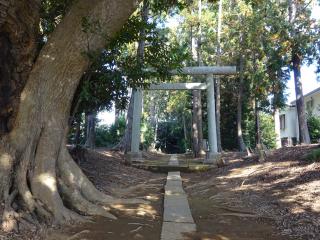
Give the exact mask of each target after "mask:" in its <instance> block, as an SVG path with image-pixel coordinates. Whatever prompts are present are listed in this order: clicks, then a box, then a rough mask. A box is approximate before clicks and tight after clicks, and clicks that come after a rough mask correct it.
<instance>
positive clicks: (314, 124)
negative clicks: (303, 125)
mask: <svg viewBox="0 0 320 240" xmlns="http://www.w3.org/2000/svg"><path fill="white" fill-rule="evenodd" d="M307 122H308V129H309V134H310V138H311V142H312V143H318V142H319V139H320V118H319V117H317V116H315V115H313V114H308V118H307Z"/></svg>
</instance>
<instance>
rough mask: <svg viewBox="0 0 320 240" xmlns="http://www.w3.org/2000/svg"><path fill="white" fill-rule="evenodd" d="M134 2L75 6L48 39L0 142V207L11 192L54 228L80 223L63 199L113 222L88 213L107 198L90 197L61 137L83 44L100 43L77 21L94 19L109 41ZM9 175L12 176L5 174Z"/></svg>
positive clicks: (85, 61)
mask: <svg viewBox="0 0 320 240" xmlns="http://www.w3.org/2000/svg"><path fill="white" fill-rule="evenodd" d="M135 3H136V1H134V0H132V1H129V0H117V1H116V0H111V1H110V0H109V1H106V0H93V1H85V0H79V1H76V2H75V4H74V5H73V6H72V7H71V9H70V11H69V13H68V14H66V16H65V17H64V19H63V21H62V22H61V23H60V24H59V25H58V26H57V28H56V30H55V31H54V32H53V34H52V35H51V36H50V38H49V40H48V42H47V44H46V45H45V46H44V47H43V49H42V50H41V52H40V55H39V57H38V58H37V61H36V62H35V64H34V66H33V69H32V71H31V73H30V75H29V77H28V81H27V83H26V86H25V88H24V90H23V92H22V94H21V97H20V106H19V109H18V113H17V117H16V120H15V124H14V128H13V130H12V131H11V132H10V134H9V135H7V136H5V137H4V138H3V139H2V140H1V144H0V163H1V164H0V176H1V177H2V179H1V180H6V181H5V183H6V184H3V182H1V185H0V200H1V202H5V203H6V202H8V201H9V199H10V198H8V196H10V195H11V194H12V191H18V194H19V196H20V197H21V199H22V200H23V205H24V206H25V207H26V208H27V209H28V212H30V213H33V212H35V213H37V215H40V216H41V217H42V219H47V221H50V222H53V223H63V222H65V221H70V220H79V215H77V214H76V213H75V212H73V211H71V210H70V209H69V208H67V207H66V206H65V203H64V201H63V200H62V199H69V200H70V204H69V207H70V208H71V209H73V210H76V211H77V212H79V213H84V214H88V215H92V214H99V215H103V216H109V217H113V216H111V215H110V214H109V213H107V211H106V210H105V209H103V208H102V207H96V208H93V206H95V205H94V204H93V203H96V202H100V203H101V202H103V203H110V202H113V201H112V199H110V197H108V196H106V195H104V194H102V193H100V196H99V197H100V199H99V198H97V195H98V194H97V193H96V192H98V190H96V189H95V188H94V186H93V185H92V183H90V182H89V180H88V179H87V178H86V177H85V175H84V174H83V173H82V171H81V170H80V168H79V167H77V165H76V164H75V163H74V161H73V160H72V158H71V156H70V155H69V153H68V151H67V148H66V133H67V130H68V119H69V115H70V109H71V103H72V99H73V96H74V93H75V91H76V88H77V86H78V83H79V81H80V78H81V76H82V75H83V73H84V71H85V70H86V69H87V68H88V65H89V58H88V57H86V56H84V54H83V53H84V52H86V51H88V46H89V47H90V50H92V51H99V50H100V49H101V48H102V47H103V45H104V44H105V39H103V38H102V37H101V36H102V34H101V33H92V34H90V35H89V34H87V33H85V32H84V31H82V25H81V22H82V20H83V18H84V17H89V18H90V19H91V20H92V21H99V23H100V25H101V26H103V28H104V31H105V34H103V35H104V36H108V37H114V36H115V34H116V32H118V31H119V30H120V29H121V27H122V26H123V24H124V23H125V21H127V19H128V17H129V16H130V14H131V13H132V12H133V11H134V9H135V7H136V6H135ZM11 171H12V172H15V173H16V174H15V175H12V174H8V173H10V172H11ZM78 180H79V181H78ZM91 192H93V193H95V195H94V194H90V193H91ZM17 204H19V203H18V202H17ZM20 206H21V205H20ZM5 212H6V211H5ZM4 216H5V215H4ZM8 221H9V219H3V226H4V227H5V226H10V224H7V222H8ZM6 230H10V229H6Z"/></svg>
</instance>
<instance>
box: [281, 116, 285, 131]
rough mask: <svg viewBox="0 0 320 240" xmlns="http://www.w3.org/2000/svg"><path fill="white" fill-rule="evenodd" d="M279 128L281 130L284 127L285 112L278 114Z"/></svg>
mask: <svg viewBox="0 0 320 240" xmlns="http://www.w3.org/2000/svg"><path fill="white" fill-rule="evenodd" d="M280 129H281V130H284V129H286V115H285V114H281V115H280Z"/></svg>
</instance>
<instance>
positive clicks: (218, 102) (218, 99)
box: [215, 0, 223, 152]
mask: <svg viewBox="0 0 320 240" xmlns="http://www.w3.org/2000/svg"><path fill="white" fill-rule="evenodd" d="M222 4H223V1H222V0H219V10H218V26H217V52H216V59H217V60H216V64H217V66H220V65H221V26H222V17H223V16H222V14H223V5H222ZM215 80H216V81H215V82H216V122H217V124H216V125H217V145H218V151H219V152H221V151H222V146H221V114H220V111H221V94H220V88H221V84H220V77H219V76H217V77H216V78H215Z"/></svg>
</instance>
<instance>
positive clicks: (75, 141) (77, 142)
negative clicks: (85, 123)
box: [74, 116, 81, 146]
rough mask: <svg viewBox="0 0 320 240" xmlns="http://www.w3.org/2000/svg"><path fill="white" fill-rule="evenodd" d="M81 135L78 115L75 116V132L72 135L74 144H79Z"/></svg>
mask: <svg viewBox="0 0 320 240" xmlns="http://www.w3.org/2000/svg"><path fill="white" fill-rule="evenodd" d="M80 137H81V117H80V116H78V117H77V118H76V132H75V137H74V145H76V146H78V145H79V144H80Z"/></svg>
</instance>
